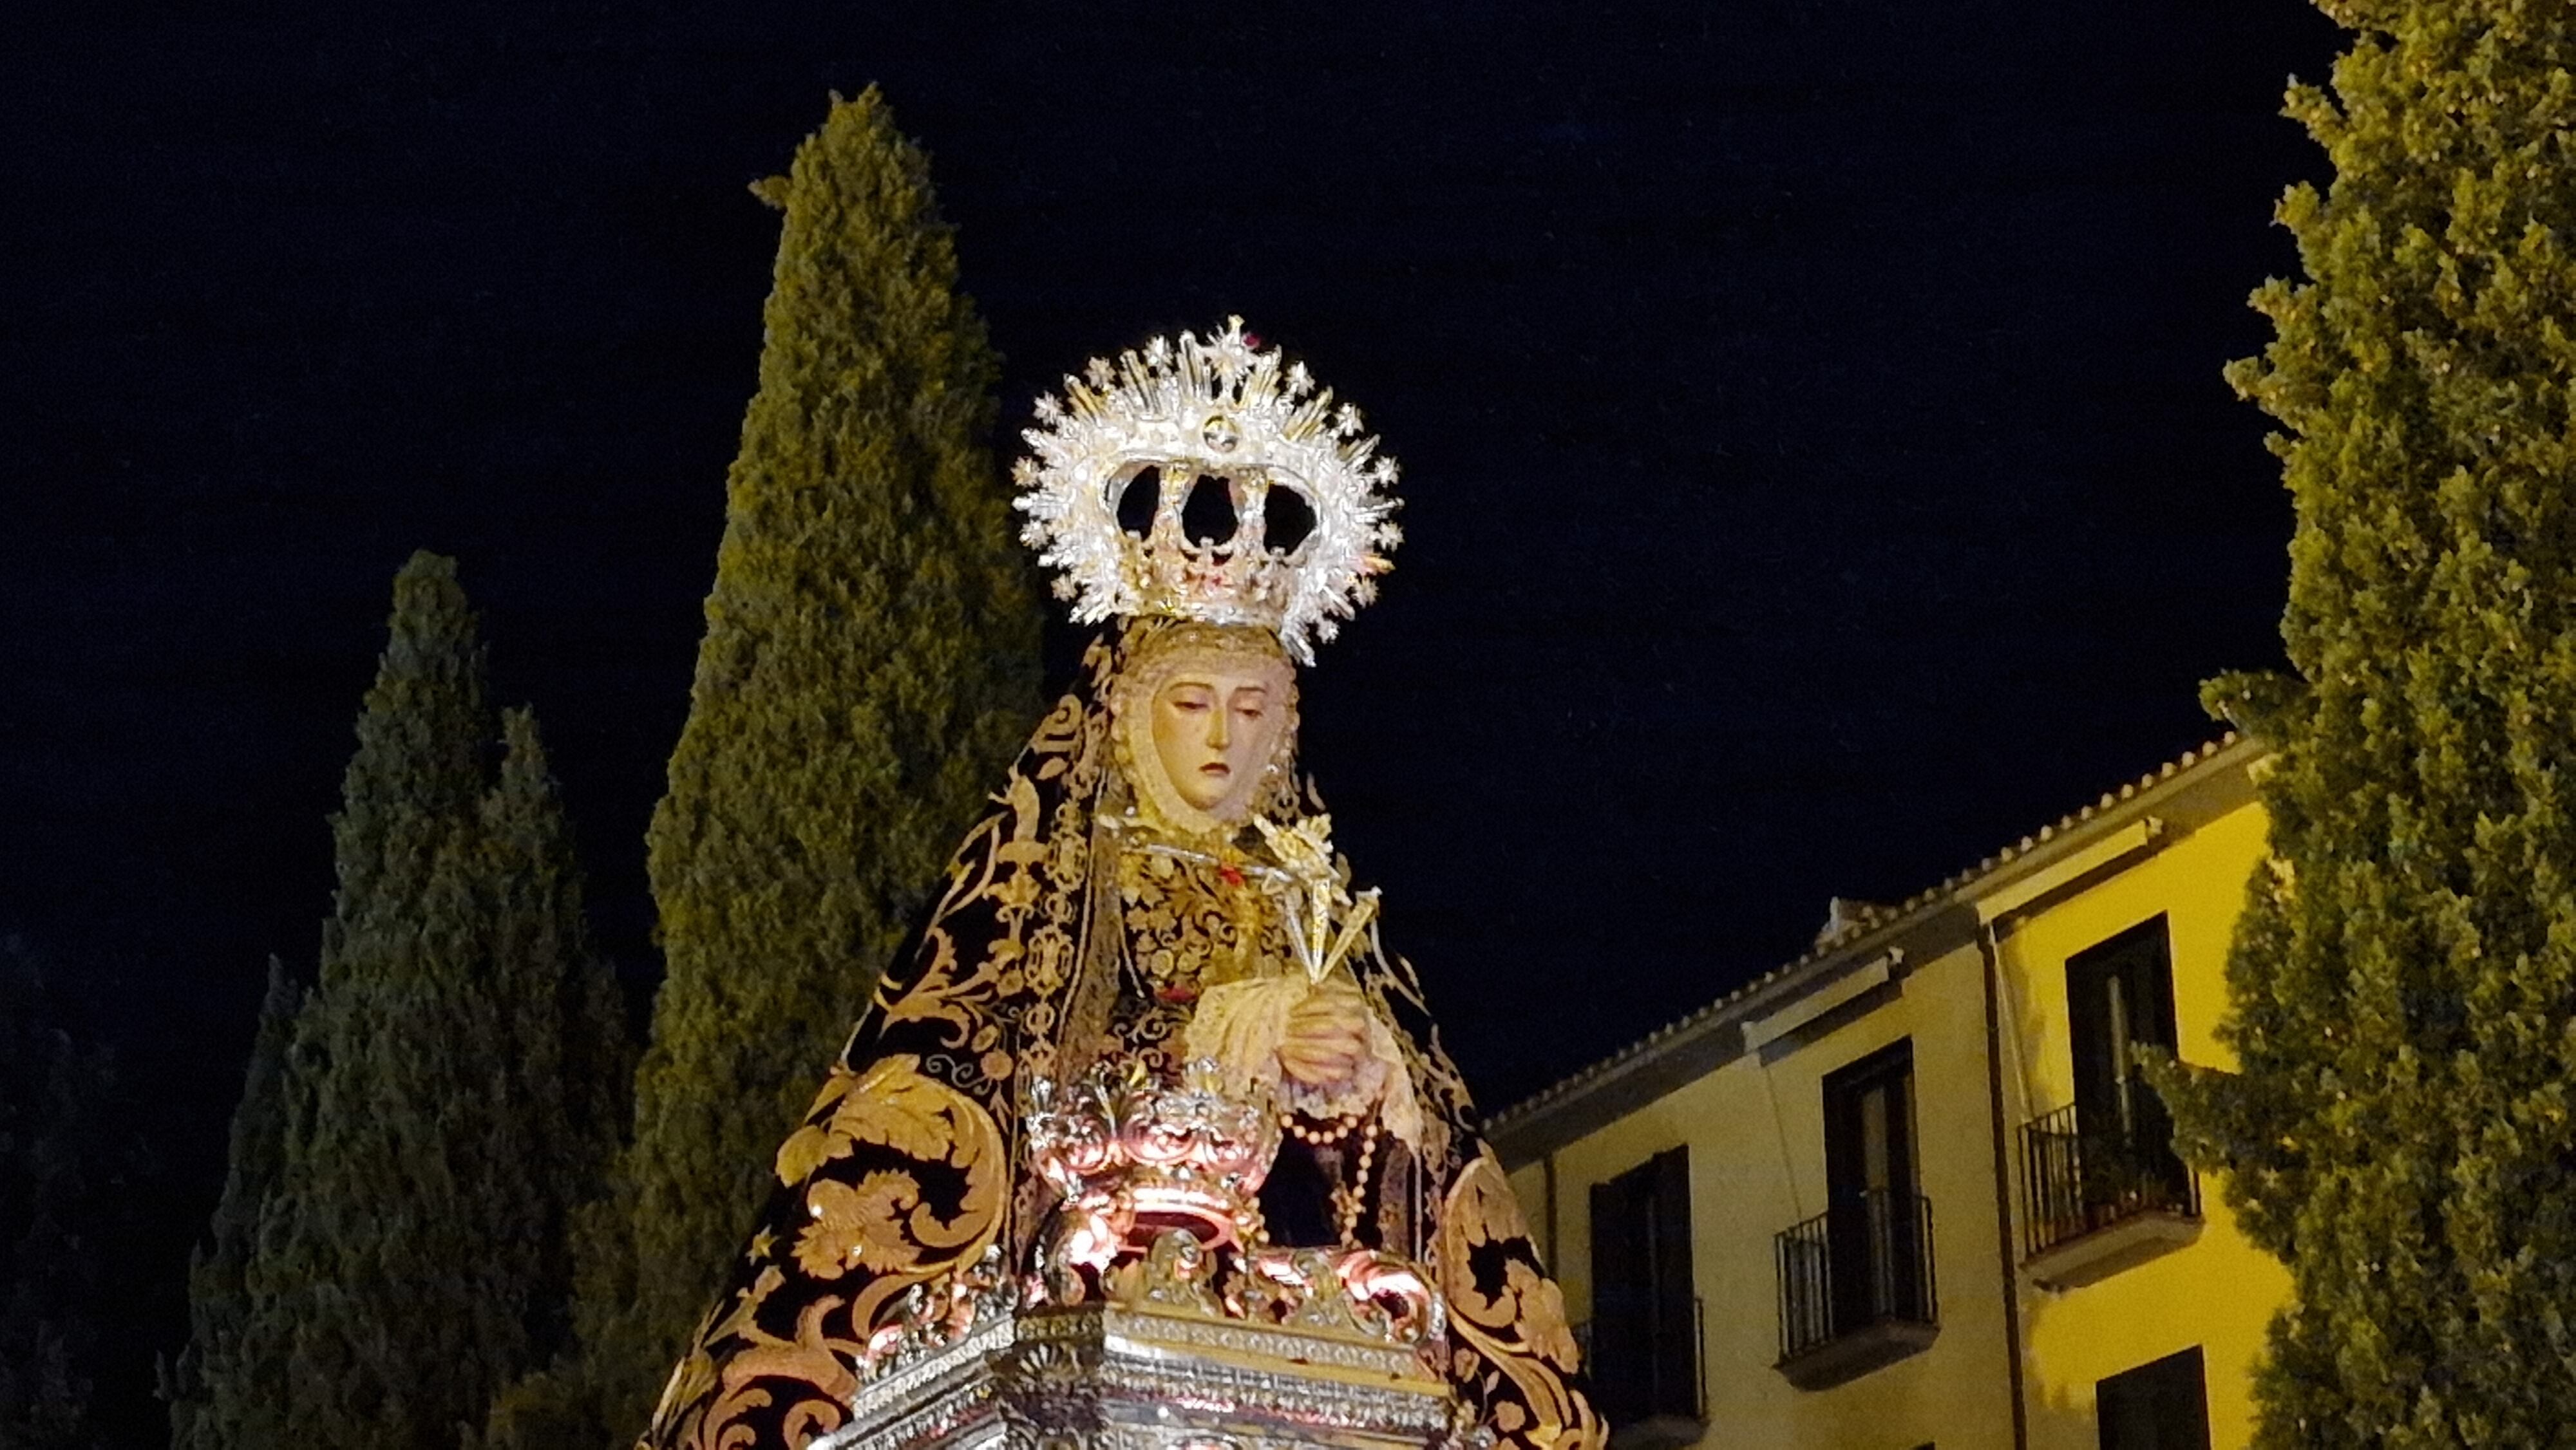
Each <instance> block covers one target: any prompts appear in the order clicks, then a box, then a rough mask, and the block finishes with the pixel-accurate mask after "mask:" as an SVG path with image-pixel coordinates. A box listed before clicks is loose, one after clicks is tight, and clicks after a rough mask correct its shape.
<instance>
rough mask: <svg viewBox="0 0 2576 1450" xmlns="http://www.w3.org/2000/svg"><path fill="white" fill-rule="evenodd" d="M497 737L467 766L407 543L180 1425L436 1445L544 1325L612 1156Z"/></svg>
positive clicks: (474, 695) (588, 965)
mask: <svg viewBox="0 0 2576 1450" xmlns="http://www.w3.org/2000/svg"><path fill="white" fill-rule="evenodd" d="M505 734H506V752H505V754H504V756H503V759H502V761H501V764H500V770H499V778H498V780H497V782H493V781H492V780H491V779H490V772H489V770H488V768H487V764H486V761H487V757H488V756H489V755H490V754H491V752H492V746H493V738H492V737H493V721H492V719H491V717H490V715H489V713H488V711H487V710H486V708H485V706H484V701H483V658H482V646H481V645H480V643H479V642H478V640H477V638H476V629H475V621H474V616H473V612H472V611H471V609H470V608H469V607H468V606H467V603H466V600H465V596H464V593H463V591H462V590H461V589H460V588H459V587H458V586H457V583H456V571H455V566H454V564H453V563H452V562H451V561H449V560H446V559H442V558H439V557H437V556H435V555H430V554H419V555H415V556H414V557H413V558H412V560H411V562H410V563H409V564H407V565H406V566H404V568H403V571H402V573H401V574H400V575H399V576H398V577H397V578H396V580H395V586H394V613H393V618H392V623H391V632H390V639H389V641H388V643H387V645H386V649H385V654H384V658H383V661H382V663H381V665H380V667H379V669H378V671H377V676H376V682H375V685H374V687H373V688H372V689H370V690H369V691H368V693H367V699H366V705H365V709H364V710H363V712H362V713H361V715H360V717H359V721H358V741H359V744H358V752H357V754H356V756H355V757H354V758H353V759H352V761H351V762H350V765H349V769H348V772H347V774H346V776H345V778H344V781H343V787H342V808H341V810H340V813H339V815H338V816H337V817H336V818H335V819H334V822H333V828H334V842H335V845H336V848H337V863H338V868H339V877H340V886H339V892H338V896H337V899H336V903H335V910H334V913H333V915H332V917H331V919H330V920H329V921H328V922H327V923H326V924H325V926H324V930H323V949H322V959H321V970H320V973H319V982H318V984H317V985H316V987H315V988H314V990H313V992H312V994H311V995H310V997H309V998H308V999H307V1000H306V1002H305V1003H304V1004H303V1006H302V1008H301V1009H300V1010H299V1011H297V1012H296V1014H295V1017H294V1025H293V1028H292V1031H291V1032H290V1033H289V1034H288V1038H289V1046H288V1050H287V1053H286V1059H285V1063H284V1066H283V1068H282V1070H281V1071H280V1073H279V1076H278V1083H277V1090H276V1097H277V1099H278V1100H279V1102H280V1103H281V1104H282V1106H283V1115H282V1116H283V1120H284V1124H283V1129H282V1132H281V1135H280V1143H279V1150H278V1153H277V1163H276V1168H275V1173H274V1181H273V1182H272V1183H270V1184H269V1185H268V1186H267V1188H266V1190H265V1192H264V1194H263V1195H262V1196H261V1201H260V1204H259V1209H258V1213H257V1233H256V1242H255V1245H254V1247H253V1248H252V1250H251V1252H250V1254H249V1257H248V1261H247V1262H246V1263H245V1264H244V1265H243V1267H242V1269H241V1272H240V1279H239V1284H240V1288H239V1291H238V1292H239V1295H240V1298H241V1301H242V1308H241V1310H240V1313H239V1321H240V1327H239V1331H238V1333H237V1334H235V1335H233V1336H232V1337H231V1339H230V1341H229V1343H227V1342H226V1341H225V1338H224V1336H223V1333H222V1331H221V1329H220V1327H218V1329H217V1331H216V1332H215V1333H213V1334H211V1335H209V1337H208V1338H207V1339H206V1340H205V1341H202V1342H201V1344H200V1345H199V1346H197V1347H195V1348H194V1349H192V1353H194V1354H196V1355H197V1359H196V1361H195V1363H194V1364H193V1365H191V1366H190V1368H191V1370H192V1371H193V1373H194V1377H195V1379H196V1380H197V1381H198V1384H197V1386H192V1387H191V1388H195V1389H197V1390H198V1392H199V1395H200V1397H201V1398H202V1400H203V1403H204V1406H205V1408H204V1409H203V1410H200V1411H199V1412H197V1413H195V1414H194V1415H193V1416H190V1417H189V1418H188V1419H187V1420H186V1421H184V1422H183V1423H184V1424H185V1427H186V1428H187V1429H188V1431H189V1432H190V1433H191V1434H193V1435H195V1436H196V1443H198V1444H202V1445H207V1446H242V1447H251V1446H266V1445H272V1444H294V1445H302V1446H309V1447H316V1450H324V1447H346V1450H359V1447H366V1450H432V1447H436V1450H451V1447H453V1446H455V1445H456V1444H457V1443H458V1440H459V1437H460V1433H461V1432H462V1431H463V1430H464V1429H465V1428H466V1427H469V1426H473V1425H479V1424H480V1423H482V1421H483V1418H484V1414H485V1411H486V1409H487V1407H488V1406H489V1404H490V1403H491V1400H492V1397H493V1395H494V1394H495V1393H496V1392H497V1391H498V1390H499V1389H500V1388H501V1387H502V1386H503V1385H506V1384H508V1383H509V1382H511V1381H512V1380H513V1379H515V1378H517V1377H518V1376H520V1375H523V1374H525V1373H527V1372H528V1371H529V1370H530V1369H532V1368H534V1367H535V1366H537V1365H539V1364H541V1363H543V1362H544V1361H545V1359H546V1357H547V1356H548V1355H550V1354H552V1353H554V1352H556V1351H557V1350H559V1348H560V1347H561V1345H562V1343H563V1341H564V1340H565V1338H566V1321H567V1303H568V1298H569V1278H570V1271H569V1266H568V1262H567V1259H568V1251H567V1248H566V1240H565V1235H566V1225H567V1220H568V1217H569V1214H570V1212H571V1209H572V1207H573V1205H574V1204H575V1203H576V1202H578V1201H580V1200H581V1199H582V1198H583V1197H586V1196H589V1195H591V1194H595V1193H596V1192H597V1191H598V1183H599V1175H600V1172H601V1169H602V1167H603V1166H604V1164H605V1163H606V1161H607V1160H608V1158H609V1157H610V1156H611V1145H612V1144H613V1141H614V1138H613V1130H614V1123H615V1119H616V1117H617V1106H618V1102H619V1096H618V1080H619V1077H620V1075H621V1073H622V1069H623V1066H624V1053H623V1050H622V1048H621V1047H620V1046H619V1041H620V1038H619V1031H618V1028H619V1022H618V1015H617V1012H616V1010H615V1003H614V993H613V990H612V988H611V985H610V983H609V980H608V977H607V974H606V971H605V969H604V968H603V967H602V966H601V964H600V963H599V962H598V961H597V960H596V959H594V958H593V957H592V956H591V954H590V953H589V951H588V949H587V947H586V945H585V941H584V934H583V931H582V929H581V922H580V896H579V885H578V880H577V874H576V872H575V870H574V868H573V865H572V861H571V856H570V848H569V836H568V833H567V831H566V830H565V828H564V825H563V821H562V818H561V812H560V807H559V806H558V805H557V803H556V800H555V796H554V790H553V786H552V782H551V781H550V779H549V778H548V776H547V773H546V766H545V759H544V754H543V751H542V749H541V747H540V746H539V744H538V739H537V734H536V729H535V725H534V722H533V721H532V720H531V719H530V718H529V717H528V716H527V715H526V714H525V713H524V712H512V713H511V715H510V716H509V718H508V721H507V724H506V727H505ZM252 1087H253V1090H254V1093H257V1092H258V1091H259V1090H260V1088H261V1082H260V1079H259V1078H258V1076H257V1073H256V1070H255V1073H254V1078H253V1082H252ZM244 1113H245V1114H246V1115H249V1116H251V1117H252V1118H254V1119H257V1118H260V1117H262V1116H264V1114H263V1112H262V1111H261V1110H259V1109H257V1108H256V1107H255V1106H254V1104H253V1103H246V1104H245V1108H244ZM263 1131H265V1130H264V1129H263ZM256 1138H257V1135H253V1139H254V1141H253V1143H252V1144H251V1145H250V1146H252V1147H253V1148H254V1149H255V1148H256ZM255 1160H256V1153H255V1152H253V1153H252V1154H250V1155H249V1156H247V1157H246V1158H245V1159H244V1160H242V1161H237V1162H236V1164H235V1165H234V1166H235V1169H236V1171H237V1172H238V1173H239V1174H240V1175H241V1176H242V1177H243V1178H244V1180H245V1191H246V1192H247V1191H248V1189H249V1186H250V1185H249V1180H250V1179H251V1178H253V1177H254V1176H255V1174H256V1161H255ZM228 1207H237V1206H236V1205H228ZM228 1228H229V1224H228V1222H227V1221H226V1220H224V1219H219V1220H218V1224H217V1242H216V1246H215V1248H216V1250H217V1251H220V1249H221V1247H222V1243H223V1240H224V1236H225V1234H226V1233H227V1231H228ZM206 1287H208V1288H209V1289H212V1290H218V1291H219V1290H221V1289H222V1288H223V1287H224V1286H223V1285H222V1284H221V1283H220V1282H219V1281H217V1280H214V1279H212V1278H210V1279H209V1280H208V1281H207V1286H206ZM198 1308H199V1310H200V1314H201V1318H202V1319H205V1320H210V1321H214V1322H215V1323H216V1324H217V1325H218V1326H220V1322H221V1320H222V1319H223V1318H224V1317H225V1315H226V1313H228V1312H229V1311H227V1310H225V1309H224V1308H223V1306H222V1304H221V1296H220V1294H219V1293H218V1294H216V1295H214V1296H211V1297H209V1298H208V1299H206V1300H205V1301H203V1302H201V1303H200V1304H199V1306H198Z"/></svg>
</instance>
